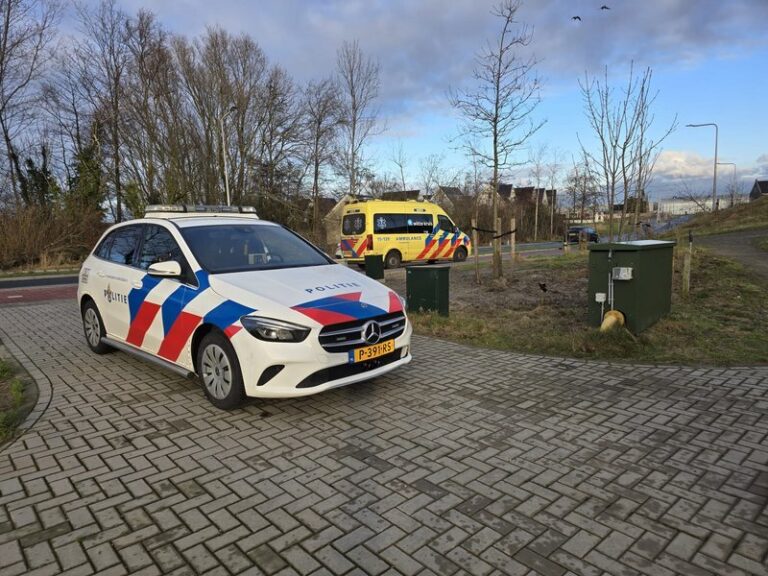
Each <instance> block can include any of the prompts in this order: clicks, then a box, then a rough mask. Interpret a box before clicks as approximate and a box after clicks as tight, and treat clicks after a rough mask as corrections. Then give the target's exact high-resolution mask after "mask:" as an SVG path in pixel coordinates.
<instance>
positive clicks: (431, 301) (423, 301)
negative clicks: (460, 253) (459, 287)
mask: <svg viewBox="0 0 768 576" xmlns="http://www.w3.org/2000/svg"><path fill="white" fill-rule="evenodd" d="M450 271H451V267H450V266H444V265H443V266H440V265H437V266H408V267H407V268H406V269H405V300H406V303H407V304H408V311H409V312H419V311H420V310H423V311H425V312H429V311H433V310H436V311H437V313H438V314H440V316H448V273H449V272H450Z"/></svg>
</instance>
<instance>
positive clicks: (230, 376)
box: [197, 332, 245, 410]
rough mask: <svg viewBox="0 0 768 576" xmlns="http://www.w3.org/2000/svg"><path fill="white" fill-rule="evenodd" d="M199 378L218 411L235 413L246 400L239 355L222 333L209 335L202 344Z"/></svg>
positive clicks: (198, 361)
mask: <svg viewBox="0 0 768 576" xmlns="http://www.w3.org/2000/svg"><path fill="white" fill-rule="evenodd" d="M197 375H198V376H199V377H200V381H201V382H202V385H203V392H204V393H205V396H206V398H208V400H209V401H210V402H211V404H213V405H214V406H216V407H217V408H221V409H222V410H232V409H233V408H237V407H238V406H240V404H242V403H243V400H245V389H244V388H243V376H242V373H241V372H240V363H239V362H238V361H237V354H235V351H234V349H233V348H232V345H231V344H230V343H229V340H228V339H227V338H226V337H225V336H224V335H223V334H221V333H220V332H209V333H208V334H206V335H205V337H204V338H203V341H202V342H201V343H200V348H199V350H198V353H197Z"/></svg>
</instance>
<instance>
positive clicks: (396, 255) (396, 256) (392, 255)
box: [385, 250, 403, 268]
mask: <svg viewBox="0 0 768 576" xmlns="http://www.w3.org/2000/svg"><path fill="white" fill-rule="evenodd" d="M385 263H386V265H387V268H399V267H400V264H402V263H403V257H402V256H401V255H400V252H398V251H397V250H390V251H389V252H387V257H386V259H385Z"/></svg>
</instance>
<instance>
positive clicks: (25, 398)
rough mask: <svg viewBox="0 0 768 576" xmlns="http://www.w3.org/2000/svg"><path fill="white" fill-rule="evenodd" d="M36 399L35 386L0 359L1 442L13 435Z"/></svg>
mask: <svg viewBox="0 0 768 576" xmlns="http://www.w3.org/2000/svg"><path fill="white" fill-rule="evenodd" d="M35 401H36V393H35V387H34V386H32V385H30V384H27V383H25V382H24V381H23V380H22V379H21V378H19V377H18V375H17V373H16V371H15V370H14V369H13V367H12V366H11V365H10V364H9V363H8V362H6V361H5V360H2V359H0V444H2V443H4V442H5V441H6V440H9V439H10V438H11V437H13V434H14V431H15V430H16V427H17V426H18V425H19V424H20V423H21V422H22V421H23V419H24V417H25V416H26V415H27V413H28V412H29V411H30V410H31V409H32V407H33V406H34V403H35Z"/></svg>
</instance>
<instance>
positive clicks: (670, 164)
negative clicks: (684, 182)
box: [653, 150, 713, 179]
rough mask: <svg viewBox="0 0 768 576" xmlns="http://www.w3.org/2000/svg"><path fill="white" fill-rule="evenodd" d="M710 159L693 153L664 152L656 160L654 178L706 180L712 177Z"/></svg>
mask: <svg viewBox="0 0 768 576" xmlns="http://www.w3.org/2000/svg"><path fill="white" fill-rule="evenodd" d="M712 171H713V164H712V158H705V157H703V156H701V155H699V154H696V153H695V152H685V151H679V150H664V151H663V152H662V153H661V154H659V158H658V160H656V166H655V168H654V170H653V173H654V176H655V177H660V178H665V179H679V178H707V177H711V176H712Z"/></svg>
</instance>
